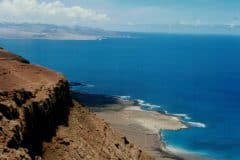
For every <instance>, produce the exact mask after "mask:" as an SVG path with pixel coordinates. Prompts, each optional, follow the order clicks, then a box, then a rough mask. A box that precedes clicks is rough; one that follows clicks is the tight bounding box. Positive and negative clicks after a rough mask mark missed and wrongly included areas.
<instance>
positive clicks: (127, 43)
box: [0, 34, 240, 160]
mask: <svg viewBox="0 0 240 160" xmlns="http://www.w3.org/2000/svg"><path fill="white" fill-rule="evenodd" d="M0 46H2V47H4V48H6V49H8V50H11V51H13V52H15V53H18V54H20V55H22V56H24V57H25V58H27V59H29V60H30V61H31V62H32V63H36V64H40V65H44V66H46V67H49V68H52V69H54V70H56V71H59V72H62V73H64V74H65V75H66V77H67V78H68V79H70V80H71V81H75V82H83V83H86V84H90V85H88V86H89V87H83V88H80V91H84V92H89V93H96V94H107V95H119V96H131V98H133V99H141V100H144V101H145V104H147V103H148V105H147V106H149V109H152V110H157V111H167V112H168V113H171V114H183V115H182V116H183V117H185V119H184V120H185V121H186V122H189V124H191V125H192V126H193V128H190V129H185V130H181V131H177V132H173V131H172V132H171V131H165V132H164V133H163V136H164V139H165V141H166V143H167V145H168V146H170V147H175V148H180V149H184V150H187V151H189V152H193V153H198V154H202V155H207V156H210V157H214V158H215V159H217V160H240V154H239V152H240V37H238V36H226V35H224V36H223V35H171V34H139V35H135V38H128V39H105V40H96V41H54V40H6V39H1V40H0ZM150 104H154V105H153V106H152V107H151V105H150ZM187 116H188V117H187Z"/></svg>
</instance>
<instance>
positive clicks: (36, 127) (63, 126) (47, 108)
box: [0, 49, 152, 160]
mask: <svg viewBox="0 0 240 160" xmlns="http://www.w3.org/2000/svg"><path fill="white" fill-rule="evenodd" d="M28 63H29V62H28V61H27V60H25V59H24V58H22V57H19V56H17V55H14V54H11V53H10V52H7V51H5V50H3V49H0V160H4V159H6V160H8V159H9V160H22V159H26V160H27V159H45V160H55V159H56V160H58V159H69V160H71V159H76V160H78V159H89V160H90V159H92V160H101V159H102V160H104V159H114V160H115V159H116V160H120V159H122V160H129V159H132V160H137V159H142V160H144V159H146V160H148V159H152V158H151V157H149V156H148V155H146V154H145V153H144V152H143V151H142V150H141V149H139V148H138V147H136V146H135V145H134V144H132V143H131V142H129V141H128V140H127V139H126V137H124V136H122V135H120V134H119V133H118V132H117V131H115V130H114V129H112V128H111V127H110V126H109V125H108V124H107V123H105V122H104V120H102V119H99V118H98V117H97V116H96V115H94V114H93V113H91V112H89V111H88V110H87V109H86V108H84V107H83V106H82V105H81V104H79V103H78V102H76V101H73V100H72V99H71V96H70V91H69V86H68V81H67V80H66V79H65V78H64V76H63V75H61V74H59V73H56V72H54V71H51V70H49V69H46V68H43V67H40V66H37V65H32V64H28Z"/></svg>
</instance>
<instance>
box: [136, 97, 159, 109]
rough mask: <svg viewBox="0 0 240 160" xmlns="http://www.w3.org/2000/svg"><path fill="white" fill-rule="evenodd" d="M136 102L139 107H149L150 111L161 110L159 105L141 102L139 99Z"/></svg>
mask: <svg viewBox="0 0 240 160" xmlns="http://www.w3.org/2000/svg"><path fill="white" fill-rule="evenodd" d="M137 102H138V103H139V105H141V106H144V107H149V108H150V109H153V108H161V106H159V105H155V104H150V103H146V102H145V101H144V100H141V99H137Z"/></svg>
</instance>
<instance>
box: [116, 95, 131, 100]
mask: <svg viewBox="0 0 240 160" xmlns="http://www.w3.org/2000/svg"><path fill="white" fill-rule="evenodd" d="M118 97H119V98H121V99H122V100H129V99H130V98H131V96H118Z"/></svg>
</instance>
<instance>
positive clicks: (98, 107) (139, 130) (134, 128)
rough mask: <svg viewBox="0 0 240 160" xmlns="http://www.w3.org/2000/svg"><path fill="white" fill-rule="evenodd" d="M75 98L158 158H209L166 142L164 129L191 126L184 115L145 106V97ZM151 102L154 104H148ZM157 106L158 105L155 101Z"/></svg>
mask: <svg viewBox="0 0 240 160" xmlns="http://www.w3.org/2000/svg"><path fill="white" fill-rule="evenodd" d="M73 95H74V98H76V99H77V100H79V101H80V102H82V103H83V104H85V105H86V106H87V107H88V108H89V109H90V110H91V111H93V112H94V113H95V114H96V115H97V116H98V117H100V118H102V119H104V120H105V121H106V122H107V123H109V124H110V125H111V126H112V127H113V128H115V129H116V130H117V131H119V132H120V133H121V134H122V135H124V136H126V137H127V138H128V139H129V140H130V141H132V142H133V143H134V144H136V145H138V146H139V147H141V148H142V149H143V150H144V151H146V152H147V153H148V154H150V155H151V156H153V157H154V158H155V159H157V160H158V159H161V160H182V159H184V160H209V159H210V158H207V157H202V156H200V155H197V154H195V153H191V152H187V151H184V150H181V149H177V148H170V147H168V146H166V144H165V142H164V140H163V137H162V135H161V131H164V130H172V131H179V130H182V129H187V128H190V127H193V126H191V125H190V124H188V123H186V122H184V120H183V116H182V115H177V114H168V113H164V112H157V111H152V110H151V111H148V110H144V109H142V106H141V105H143V102H142V101H141V100H132V99H130V98H129V97H128V96H107V95H97V94H88V93H77V92H74V93H73ZM147 105H149V106H150V105H151V104H147ZM152 106H154V105H152Z"/></svg>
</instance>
